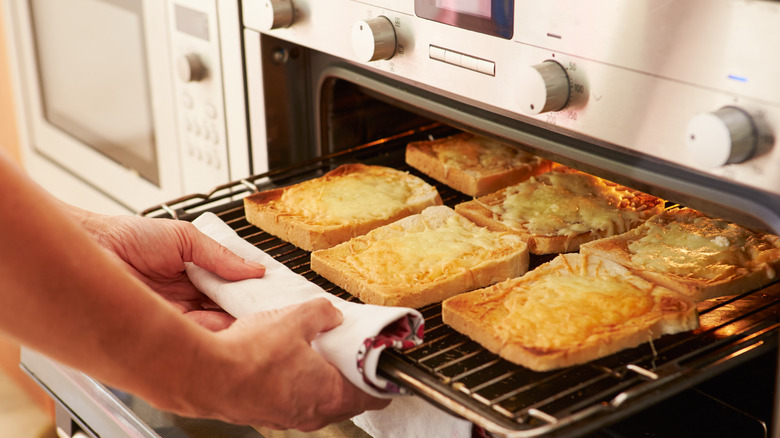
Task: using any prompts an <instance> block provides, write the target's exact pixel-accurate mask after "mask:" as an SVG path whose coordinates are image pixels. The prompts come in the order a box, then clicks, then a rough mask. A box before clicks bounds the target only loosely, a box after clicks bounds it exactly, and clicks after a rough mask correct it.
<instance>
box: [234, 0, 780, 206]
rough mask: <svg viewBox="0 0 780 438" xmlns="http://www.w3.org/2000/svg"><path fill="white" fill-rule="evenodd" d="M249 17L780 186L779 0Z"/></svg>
mask: <svg viewBox="0 0 780 438" xmlns="http://www.w3.org/2000/svg"><path fill="white" fill-rule="evenodd" d="M448 5H449V6H448ZM583 17H588V18H587V19H583ZM243 19H244V26H245V27H246V28H247V29H252V30H256V31H258V32H265V33H268V34H269V35H272V36H274V37H277V38H281V39H284V40H288V41H290V42H293V43H295V44H299V45H301V46H305V47H308V48H312V49H316V50H318V51H322V52H325V53H328V54H331V55H334V56H337V57H340V58H343V59H345V60H347V61H349V62H352V63H354V64H356V65H359V66H361V67H363V68H366V69H370V70H372V71H374V72H378V73H380V74H382V75H385V76H388V77H391V78H393V79H396V80H399V81H402V82H406V83H409V84H413V85H415V86H417V87H420V88H423V89H426V90H427V91H432V92H435V93H439V94H442V95H446V96H449V97H454V98H455V99H458V100H462V101H464V102H467V103H469V104H472V105H476V106H479V107H482V108H484V109H487V110H490V111H492V112H495V113H498V114H501V115H506V116H509V117H512V118H516V119H518V120H523V121H529V120H530V121H531V122H532V123H534V124H537V125H541V126H546V127H550V128H553V129H556V130H562V131H564V132H571V133H573V134H576V135H577V136H580V137H585V138H591V139H594V140H597V141H600V142H605V143H609V144H613V145H617V146H619V147H623V148H628V149H631V150H635V151H638V152H641V153H645V154H648V155H651V156H653V157H657V158H660V159H662V160H666V161H669V162H673V163H676V164H680V165H683V166H687V167H690V168H693V169H696V170H698V171H701V172H705V173H708V174H711V175H714V176H716V177H718V178H722V179H726V180H730V181H736V182H739V183H741V184H747V185H750V186H754V187H757V188H760V189H763V190H768V191H771V192H773V193H775V194H780V146H778V145H777V144H776V143H777V140H776V138H777V136H778V130H780V81H778V80H777V78H778V77H780V62H774V61H773V60H771V59H769V58H767V56H766V54H767V53H773V51H774V50H775V49H774V48H776V47H780V33H778V32H776V23H777V22H778V20H779V19H780V3H778V2H742V1H724V2H716V3H713V2H708V1H706V0H693V1H689V2H666V3H663V4H658V2H654V1H652V0H640V1H632V2H626V1H621V0H607V1H605V2H600V3H599V7H598V10H593V6H592V5H589V4H585V3H582V2H578V1H576V0H550V1H545V2H538V1H533V0H514V1H510V0H491V1H485V2H434V1H431V0H331V1H323V0H244V2H243Z"/></svg>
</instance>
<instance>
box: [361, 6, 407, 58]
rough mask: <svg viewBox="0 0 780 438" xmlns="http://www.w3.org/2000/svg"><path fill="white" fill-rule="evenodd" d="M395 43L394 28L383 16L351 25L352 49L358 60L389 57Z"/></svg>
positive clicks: (393, 50)
mask: <svg viewBox="0 0 780 438" xmlns="http://www.w3.org/2000/svg"><path fill="white" fill-rule="evenodd" d="M396 45H397V41H396V35H395V28H394V27H393V23H392V22H391V21H390V19H389V18H387V17H385V16H381V15H380V16H378V17H374V18H371V19H369V20H361V21H358V22H357V23H355V24H354V26H352V49H353V50H354V51H355V56H356V57H357V59H358V60H360V61H365V62H368V61H376V60H378V59H390V58H392V57H393V55H395V49H396Z"/></svg>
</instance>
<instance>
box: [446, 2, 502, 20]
mask: <svg viewBox="0 0 780 438" xmlns="http://www.w3.org/2000/svg"><path fill="white" fill-rule="evenodd" d="M491 3H492V1H491V0H436V7H438V8H442V9H447V10H450V11H453V12H459V13H462V14H470V15H476V16H477V17H484V18H491V17H492V16H493V14H492V13H491V10H490V9H491V6H492V5H491Z"/></svg>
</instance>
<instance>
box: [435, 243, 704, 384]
mask: <svg viewBox="0 0 780 438" xmlns="http://www.w3.org/2000/svg"><path fill="white" fill-rule="evenodd" d="M442 318H443V320H444V322H445V323H446V324H449V325H450V326H452V327H453V328H454V329H455V330H457V331H459V332H461V333H463V334H465V335H467V336H469V337H470V338H472V339H474V340H475V341H477V342H478V343H480V344H481V345H483V346H484V347H485V348H486V349H488V350H490V351H492V352H494V353H496V354H498V355H500V356H501V357H503V358H505V359H507V360H509V361H511V362H514V363H516V364H519V365H522V366H525V367H527V368H530V369H532V370H535V371H549V370H553V369H556V368H562V367H567V366H571V365H578V364H582V363H585V362H589V361H591V360H594V359H597V358H600V357H603V356H607V355H609V354H612V353H615V352H617V351H620V350H623V349H626V348H631V347H635V346H637V345H640V344H642V343H643V342H647V341H651V340H653V339H656V338H659V337H660V336H661V335H664V334H670V333H678V332H683V331H688V330H693V329H695V328H697V327H698V325H699V319H698V313H697V310H696V304H695V303H694V302H693V301H691V300H689V299H687V298H686V297H684V296H682V295H680V294H678V293H677V292H674V291H672V290H669V289H666V288H663V287H660V286H658V285H656V284H655V283H652V282H649V281H646V280H644V279H642V278H640V277H638V276H636V275H633V274H632V273H631V272H630V271H629V270H628V269H626V268H625V267H623V266H621V265H619V264H617V263H614V262H611V261H609V260H606V259H601V258H598V257H593V256H590V257H589V256H583V255H580V254H561V255H559V256H557V257H556V258H555V259H553V260H552V261H550V262H548V263H546V264H544V265H541V266H539V267H538V268H536V269H534V270H533V271H531V272H529V273H528V274H526V275H525V276H523V277H520V278H514V279H510V280H507V281H505V282H502V283H498V284H495V285H493V286H490V287H487V288H484V289H480V290H476V291H473V292H469V293H466V294H462V295H458V296H456V297H453V298H450V299H447V300H446V301H444V303H443V305H442Z"/></svg>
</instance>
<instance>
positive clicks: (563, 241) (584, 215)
mask: <svg viewBox="0 0 780 438" xmlns="http://www.w3.org/2000/svg"><path fill="white" fill-rule="evenodd" d="M663 208H664V202H663V200H661V199H659V198H656V197H655V196H651V195H647V194H644V193H641V192H638V191H636V190H632V189H629V188H627V187H623V186H620V185H618V184H614V183H611V182H609V181H606V180H603V179H601V178H597V177H595V176H592V175H588V174H586V173H582V172H578V171H575V170H573V169H569V168H566V167H563V166H558V167H556V168H555V169H554V170H552V171H550V172H547V173H544V174H541V175H539V176H535V177H532V178H531V179H529V180H528V181H524V182H521V183H519V184H515V185H513V186H510V187H507V188H505V189H502V190H499V191H498V192H496V193H492V194H489V195H487V196H483V197H480V198H477V199H474V200H472V201H468V202H464V203H462V204H459V205H456V206H455V210H456V211H457V212H458V213H460V214H462V215H464V216H466V217H467V218H469V219H471V220H472V221H474V222H475V223H476V224H478V225H481V226H484V227H487V228H489V229H491V230H494V231H507V232H511V233H516V234H518V235H519V236H521V237H522V238H523V239H524V240H525V242H526V243H528V248H529V251H531V253H533V254H552V253H562V252H570V251H576V250H577V249H578V248H579V246H580V245H581V244H583V243H585V242H589V241H592V240H596V239H600V238H603V237H608V236H613V235H616V234H620V233H624V232H626V231H628V230H630V229H632V228H634V227H636V226H637V225H639V224H641V223H642V222H644V221H645V220H647V219H648V218H650V217H651V216H653V215H655V214H657V213H660V212H661V211H663Z"/></svg>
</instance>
